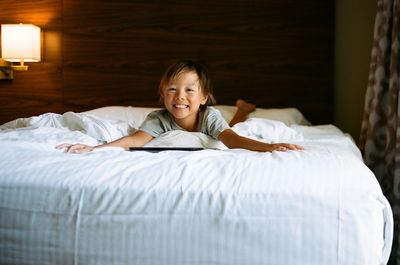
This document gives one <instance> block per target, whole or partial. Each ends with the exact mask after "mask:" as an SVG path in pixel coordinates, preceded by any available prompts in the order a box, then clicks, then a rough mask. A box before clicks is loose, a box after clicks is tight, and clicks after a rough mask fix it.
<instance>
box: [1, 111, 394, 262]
mask: <svg viewBox="0 0 400 265" xmlns="http://www.w3.org/2000/svg"><path fill="white" fill-rule="evenodd" d="M121 128H122V127H121V123H117V122H115V121H111V120H105V119H101V118H99V117H95V116H91V115H88V114H87V115H86V114H75V113H69V114H67V115H57V114H46V115H43V116H41V117H35V118H33V117H32V118H29V119H26V120H24V121H21V120H20V121H19V122H16V121H15V122H13V123H12V124H8V125H7V126H2V127H0V129H2V130H1V133H0V145H1V149H2V150H1V152H0V172H1V173H0V264H40V265H43V264H85V265H90V264H96V265H99V264H100V265H101V264H141V265H156V264H157V265H160V264H174V265H181V264H182V265H183V264H185V265H188V264H193V265H194V264H196V265H200V264H204V265H205V264H207V265H210V264H219V265H221V264H230V265H235V264H268V265H271V264H291V265H297V264H298V265H300V264H301V265H314V264H315V265H317V264H318V265H320V264H324V265H330V264H332V265H333V264H335V265H337V264H341V265H347V264H348V265H350V264H354V265H360V264H363V265H378V264H379V265H380V264H386V262H387V260H388V256H389V253H390V248H391V242H392V233H393V217H392V211H391V209H390V206H389V204H388V202H387V200H386V198H385V197H384V196H383V194H382V191H381V189H380V186H379V184H378V182H377V180H376V178H375V176H374V175H373V173H372V172H371V171H370V170H369V169H368V168H367V167H366V166H365V165H364V163H363V161H362V158H361V155H360V152H359V150H358V149H357V147H356V146H355V144H354V143H353V141H352V139H351V137H349V136H348V135H346V134H344V133H343V132H341V131H340V130H339V129H338V128H336V127H335V126H333V125H323V126H303V125H296V124H294V125H291V126H287V125H285V124H284V123H281V122H279V121H272V120H267V119H262V118H253V119H250V120H248V121H246V122H244V123H240V124H238V125H237V126H235V127H234V130H235V131H236V132H238V133H239V134H241V135H246V136H248V137H252V138H254V139H259V140H261V141H268V142H281V141H284V142H287V141H290V142H293V143H297V144H301V145H302V146H303V147H304V148H305V150H303V151H288V152H272V153H261V152H252V151H247V150H243V149H230V150H228V149H226V147H224V146H223V145H222V144H221V143H220V142H217V141H214V140H212V139H211V138H208V137H207V136H205V135H202V134H200V133H188V132H183V131H172V132H169V133H167V134H165V135H163V136H162V137H160V138H157V139H155V140H154V141H153V142H151V143H150V144H149V146H190V147H203V148H206V149H205V150H201V151H191V152H188V151H164V152H158V153H152V152H145V151H133V152H129V151H125V150H123V149H120V148H115V147H114V148H111V147H110V148H102V149H98V150H95V151H93V152H90V153H86V154H79V155H78V154H69V153H65V152H63V151H62V150H58V149H55V146H56V145H57V144H61V143H65V142H70V143H75V142H81V143H86V144H92V145H93V144H97V143H99V142H102V141H109V140H110V139H114V138H118V137H119V136H120V135H119V134H124V133H126V130H128V128H127V127H124V128H125V129H124V130H125V132H123V130H122V129H121Z"/></svg>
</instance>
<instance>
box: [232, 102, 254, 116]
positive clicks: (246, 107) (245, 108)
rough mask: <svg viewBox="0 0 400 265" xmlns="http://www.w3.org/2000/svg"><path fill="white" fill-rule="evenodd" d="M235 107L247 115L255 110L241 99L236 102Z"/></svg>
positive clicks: (252, 105)
mask: <svg viewBox="0 0 400 265" xmlns="http://www.w3.org/2000/svg"><path fill="white" fill-rule="evenodd" d="M236 107H237V108H238V110H240V111H241V112H243V113H246V114H249V113H252V112H253V111H255V110H256V105H254V104H251V103H247V102H246V101H244V100H243V99H238V100H236Z"/></svg>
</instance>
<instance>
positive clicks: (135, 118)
mask: <svg viewBox="0 0 400 265" xmlns="http://www.w3.org/2000/svg"><path fill="white" fill-rule="evenodd" d="M214 107H215V108H216V109H218V110H219V111H220V112H221V114H222V117H224V119H225V120H226V121H227V122H228V123H229V122H230V121H231V119H232V118H233V115H235V112H236V106H227V105H216V106H214ZM158 109H160V108H144V107H131V106H128V107H125V106H108V107H102V108H98V109H93V110H89V111H86V112H83V113H86V114H92V115H95V116H97V117H99V118H102V119H107V120H122V121H126V122H128V124H129V125H130V126H131V127H134V128H139V126H140V125H141V124H142V122H143V121H144V119H145V118H146V116H147V115H148V114H149V113H150V112H152V111H154V110H158ZM249 118H263V119H269V120H276V121H281V122H283V123H285V124H286V125H287V126H290V125H293V124H299V125H310V123H309V122H308V121H307V119H306V118H305V117H304V115H303V114H302V113H301V112H300V111H299V110H298V109H296V108H282V109H277V108H275V109H263V108H257V109H256V111H254V112H252V113H250V115H249Z"/></svg>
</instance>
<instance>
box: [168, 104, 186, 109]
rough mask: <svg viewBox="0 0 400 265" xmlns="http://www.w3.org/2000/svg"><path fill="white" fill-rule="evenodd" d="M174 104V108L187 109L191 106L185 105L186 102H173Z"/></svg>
mask: <svg viewBox="0 0 400 265" xmlns="http://www.w3.org/2000/svg"><path fill="white" fill-rule="evenodd" d="M172 106H173V107H174V108H176V109H187V108H189V105H185V104H173V105H172Z"/></svg>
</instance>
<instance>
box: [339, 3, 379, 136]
mask: <svg viewBox="0 0 400 265" xmlns="http://www.w3.org/2000/svg"><path fill="white" fill-rule="evenodd" d="M376 7H377V0H336V15H335V21H336V22H335V67H334V69H335V76H334V81H335V84H334V89H335V98H334V101H335V125H337V126H338V127H339V128H340V129H341V130H343V131H344V132H348V133H350V134H351V135H352V136H353V138H354V139H355V140H356V142H358V139H359V134H360V129H361V118H362V113H363V108H364V95H365V91H366V88H367V82H368V70H369V61H370V55H371V46H372V39H373V27H374V22H375V14H376Z"/></svg>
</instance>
